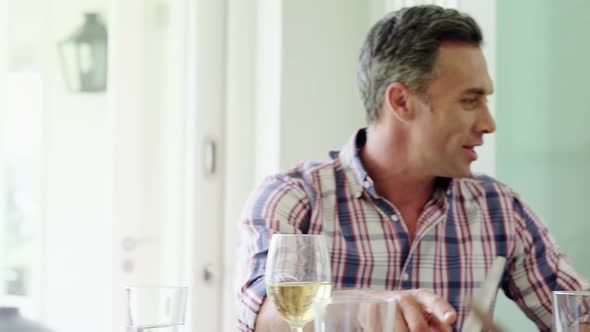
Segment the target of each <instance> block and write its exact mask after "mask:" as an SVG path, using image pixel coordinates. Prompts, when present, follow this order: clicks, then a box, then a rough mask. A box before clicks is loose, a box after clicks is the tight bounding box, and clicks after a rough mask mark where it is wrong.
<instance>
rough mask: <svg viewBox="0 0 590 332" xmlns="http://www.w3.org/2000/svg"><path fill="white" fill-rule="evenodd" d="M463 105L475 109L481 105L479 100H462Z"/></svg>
mask: <svg viewBox="0 0 590 332" xmlns="http://www.w3.org/2000/svg"><path fill="white" fill-rule="evenodd" d="M461 103H462V104H463V105H465V107H468V108H473V107H475V106H477V104H478V103H479V99H478V98H464V99H461Z"/></svg>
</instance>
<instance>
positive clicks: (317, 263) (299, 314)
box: [265, 234, 332, 332]
mask: <svg viewBox="0 0 590 332" xmlns="http://www.w3.org/2000/svg"><path fill="white" fill-rule="evenodd" d="M331 280H332V277H331V273H330V257H329V255H328V248H327V246H326V241H325V240H324V237H323V236H322V235H294V234H275V235H273V236H272V239H271V241H270V248H269V251H268V260H267V265H266V276H265V281H266V285H267V286H266V287H267V294H268V297H269V298H270V299H271V300H272V301H273V303H274V304H275V307H276V308H277V311H278V312H279V314H280V315H281V317H282V318H283V319H284V320H285V321H287V323H289V326H290V327H291V331H292V332H302V331H303V326H304V325H305V324H306V323H308V322H309V321H311V320H313V317H314V310H313V302H314V300H315V299H318V298H328V297H329V296H330V291H331V289H332V284H331Z"/></svg>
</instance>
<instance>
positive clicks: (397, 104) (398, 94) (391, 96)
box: [384, 82, 414, 122]
mask: <svg viewBox="0 0 590 332" xmlns="http://www.w3.org/2000/svg"><path fill="white" fill-rule="evenodd" d="M410 98H411V93H410V90H409V89H408V87H406V86H405V85H404V84H402V83H399V82H394V83H391V84H389V85H388V86H387V89H386V90H385V99H384V103H385V110H386V111H387V112H392V114H393V115H394V116H395V117H396V118H398V119H399V120H400V121H402V122H407V121H410V120H412V119H413V118H414V107H413V105H412V103H411V101H410Z"/></svg>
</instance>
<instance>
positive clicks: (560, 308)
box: [553, 291, 590, 332]
mask: <svg viewBox="0 0 590 332" xmlns="http://www.w3.org/2000/svg"><path fill="white" fill-rule="evenodd" d="M553 328H554V331H556V332H570V331H571V332H574V331H576V332H577V331H590V291H554V292H553Z"/></svg>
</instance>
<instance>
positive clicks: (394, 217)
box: [391, 214, 399, 222]
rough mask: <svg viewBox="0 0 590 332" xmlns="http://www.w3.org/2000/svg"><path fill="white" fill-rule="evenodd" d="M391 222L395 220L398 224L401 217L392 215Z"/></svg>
mask: <svg viewBox="0 0 590 332" xmlns="http://www.w3.org/2000/svg"><path fill="white" fill-rule="evenodd" d="M391 220H393V221H394V222H398V221H399V217H398V216H397V215H395V214H392V215H391Z"/></svg>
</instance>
